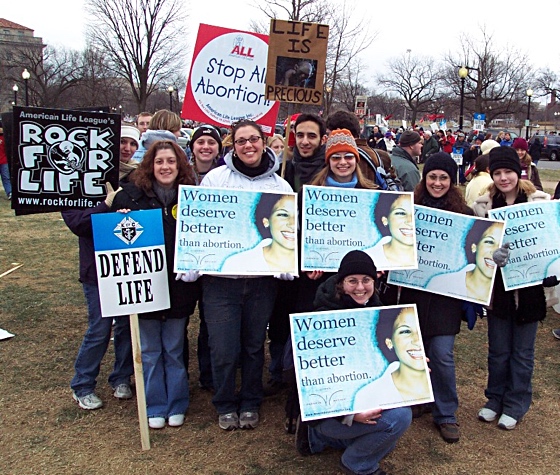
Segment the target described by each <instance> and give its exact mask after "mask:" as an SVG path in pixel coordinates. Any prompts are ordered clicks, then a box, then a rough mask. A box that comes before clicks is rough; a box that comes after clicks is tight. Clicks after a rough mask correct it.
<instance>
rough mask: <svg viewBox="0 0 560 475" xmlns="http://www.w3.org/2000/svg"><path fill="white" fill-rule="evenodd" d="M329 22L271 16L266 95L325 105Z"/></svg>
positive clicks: (268, 97) (279, 99)
mask: <svg viewBox="0 0 560 475" xmlns="http://www.w3.org/2000/svg"><path fill="white" fill-rule="evenodd" d="M328 41H329V26H328V25H320V24H318V23H309V22H303V21H286V20H276V19H274V18H273V19H271V20H270V36H269V48H268V62H267V71H266V98H267V99H269V100H271V101H283V102H296V103H301V104H313V105H317V106H319V105H321V104H322V103H323V81H324V77H325V61H326V58H327V45H328Z"/></svg>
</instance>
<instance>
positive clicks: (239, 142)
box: [235, 135, 262, 147]
mask: <svg viewBox="0 0 560 475" xmlns="http://www.w3.org/2000/svg"><path fill="white" fill-rule="evenodd" d="M261 138H262V137H259V136H258V135H251V136H250V137H249V138H248V139H246V138H242V139H237V140H236V141H235V144H236V145H239V146H240V147H243V145H245V144H246V143H247V142H250V143H257V142H258V141H259V140H260V139H261Z"/></svg>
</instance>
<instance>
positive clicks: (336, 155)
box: [329, 153, 356, 162]
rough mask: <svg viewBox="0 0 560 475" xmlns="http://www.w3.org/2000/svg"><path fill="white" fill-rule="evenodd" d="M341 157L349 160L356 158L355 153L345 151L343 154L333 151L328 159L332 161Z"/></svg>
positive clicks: (336, 160) (337, 160)
mask: <svg viewBox="0 0 560 475" xmlns="http://www.w3.org/2000/svg"><path fill="white" fill-rule="evenodd" d="M343 158H344V160H346V161H350V160H354V159H355V158H356V155H354V154H353V153H345V154H344V155H342V154H340V153H335V154H333V155H331V156H330V157H329V160H332V161H333V162H339V161H340V160H342V159H343Z"/></svg>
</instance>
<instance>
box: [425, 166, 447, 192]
mask: <svg viewBox="0 0 560 475" xmlns="http://www.w3.org/2000/svg"><path fill="white" fill-rule="evenodd" d="M449 188H451V177H450V176H449V174H448V173H447V172H444V171H443V170H432V171H431V172H429V173H428V174H427V175H426V189H427V190H428V193H430V195H431V196H432V197H433V198H442V197H443V196H445V194H446V193H447V192H448V191H449Z"/></svg>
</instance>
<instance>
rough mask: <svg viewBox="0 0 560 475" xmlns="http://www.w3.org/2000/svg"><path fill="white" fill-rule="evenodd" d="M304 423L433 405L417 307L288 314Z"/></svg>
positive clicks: (402, 306) (404, 306)
mask: <svg viewBox="0 0 560 475" xmlns="http://www.w3.org/2000/svg"><path fill="white" fill-rule="evenodd" d="M290 325H291V337H292V348H293V357H294V367H295V371H296V381H297V387H298V393H299V401H300V408H301V416H302V420H304V421H308V420H314V419H322V418H325V417H334V416H341V415H345V414H352V413H357V412H362V411H366V410H368V409H376V408H383V409H389V408H392V407H402V406H410V405H413V404H423V403H427V402H431V401H433V400H434V399H433V393H432V387H431V383H430V377H429V373H428V367H427V364H426V359H425V356H424V346H423V344H422V336H421V334H420V326H419V324H418V316H417V314H416V306H415V305H399V306H393V307H377V308H375V307H371V308H365V309H363V308H362V309H352V310H338V311H327V312H310V313H300V314H292V315H290Z"/></svg>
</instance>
